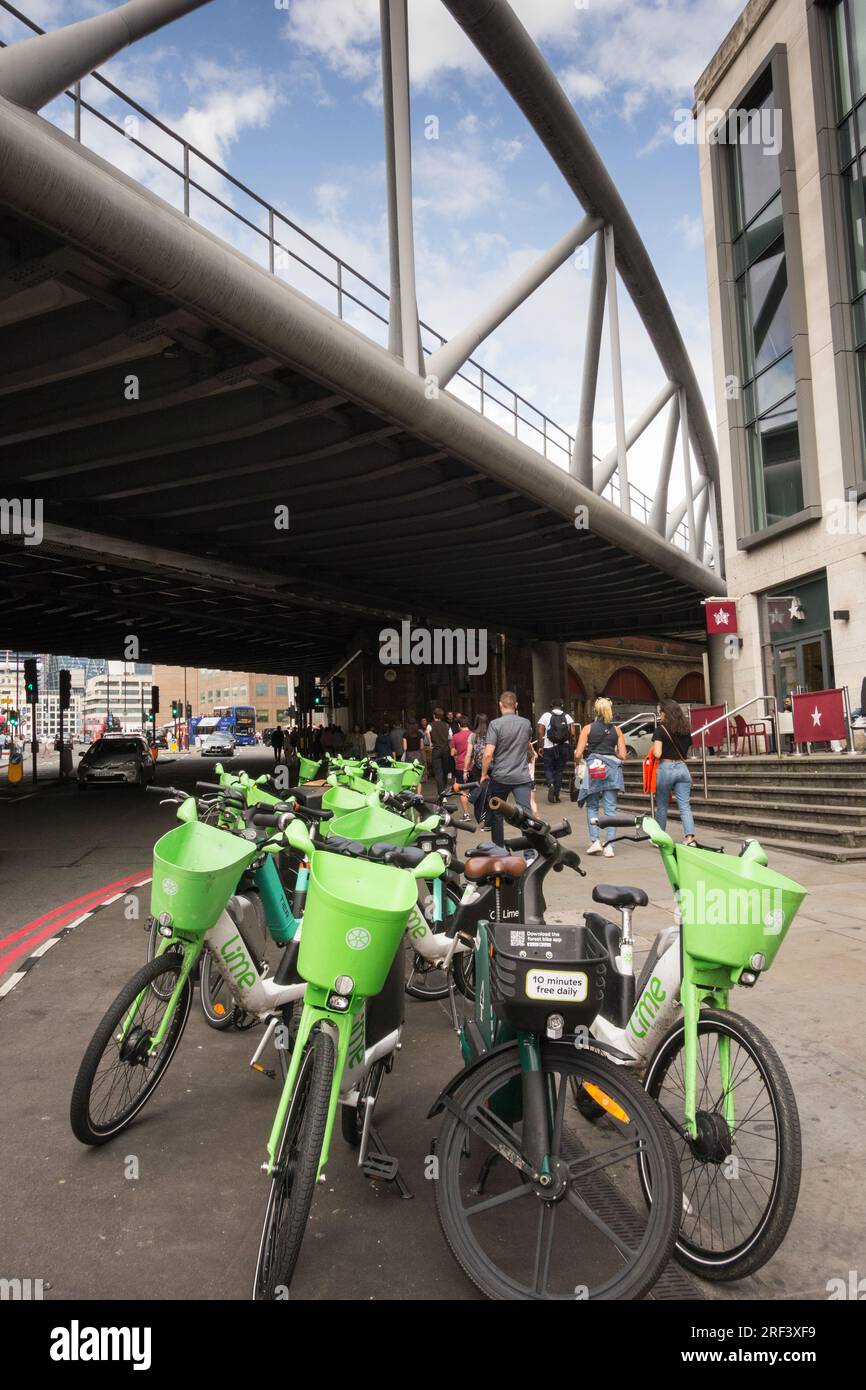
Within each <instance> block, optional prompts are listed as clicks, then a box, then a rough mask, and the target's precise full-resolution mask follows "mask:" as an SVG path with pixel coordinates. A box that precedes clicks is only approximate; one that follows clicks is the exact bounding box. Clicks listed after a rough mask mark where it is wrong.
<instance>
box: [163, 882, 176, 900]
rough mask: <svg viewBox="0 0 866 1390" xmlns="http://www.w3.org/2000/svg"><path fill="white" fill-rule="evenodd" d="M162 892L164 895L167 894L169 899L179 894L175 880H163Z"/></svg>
mask: <svg viewBox="0 0 866 1390" xmlns="http://www.w3.org/2000/svg"><path fill="white" fill-rule="evenodd" d="M162 891H163V893H166V894H167V895H168V897H170V898H173V897H174V895H175V893H176V892H177V884H176V883H175V881H174V879H173V878H164V879H163V880H162Z"/></svg>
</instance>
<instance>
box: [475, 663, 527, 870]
mask: <svg viewBox="0 0 866 1390" xmlns="http://www.w3.org/2000/svg"><path fill="white" fill-rule="evenodd" d="M531 743H532V725H531V724H530V722H529V720H528V719H524V718H523V715H521V714H518V713H517V696H516V695H515V693H514V691H513V690H503V692H502V694H501V695H500V697H499V718H498V719H493V720H491V722H490V725H489V726H488V729H487V742H486V744H485V746H484V758H483V760H482V764H481V781H482V783H484V782H489V784H490V785H489V787H488V796H489V797H494V796H498V797H500V798H501V799H502V800H503V801H504V800H507V798H508V797H509V796H513V797H514V800H515V801H516V802H517V804H518V806H522V807H523V808H524V809H525V810H527V811H531V810H532V800H531V798H532V790H531V786H530V781H529V759H530V756H531V753H530V745H531ZM489 824H490V831H491V835H492V837H493V841H494V844H496V845H501V844H502V841H503V836H504V833H505V830H504V822H503V818H502V816H501V815H497V814H495V813H493V812H491V813H489Z"/></svg>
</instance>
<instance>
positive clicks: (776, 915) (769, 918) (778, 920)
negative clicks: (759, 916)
mask: <svg viewBox="0 0 866 1390" xmlns="http://www.w3.org/2000/svg"><path fill="white" fill-rule="evenodd" d="M784 925H785V914H784V912H782V911H781V910H777V911H776V912H768V913H767V915H766V917H765V918H764V935H765V936H778V935H779V932H780V931H781V930H782V928H783V927H784Z"/></svg>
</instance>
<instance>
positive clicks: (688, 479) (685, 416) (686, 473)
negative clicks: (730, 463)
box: [680, 391, 698, 558]
mask: <svg viewBox="0 0 866 1390" xmlns="http://www.w3.org/2000/svg"><path fill="white" fill-rule="evenodd" d="M680 438H681V440H682V446H683V484H684V487H685V500H686V513H687V515H688V518H689V551H690V552H691V554H692V555H693V556H694V557H695V558H697V554H698V537H697V530H696V528H695V494H694V487H693V484H692V455H691V450H690V448H689V403H688V401H687V399H686V393H685V391H680Z"/></svg>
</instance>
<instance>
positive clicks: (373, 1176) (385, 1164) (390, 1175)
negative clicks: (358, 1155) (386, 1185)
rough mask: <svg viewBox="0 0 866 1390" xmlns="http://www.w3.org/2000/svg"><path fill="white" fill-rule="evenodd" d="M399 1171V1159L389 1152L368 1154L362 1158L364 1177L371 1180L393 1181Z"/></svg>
mask: <svg viewBox="0 0 866 1390" xmlns="http://www.w3.org/2000/svg"><path fill="white" fill-rule="evenodd" d="M399 1171H400V1164H399V1161H398V1160H397V1159H396V1158H392V1157H391V1155H390V1154H378V1153H373V1154H368V1155H367V1157H366V1159H365V1160H364V1168H363V1172H364V1177H365V1178H369V1179H370V1181H371V1182H393V1181H394V1179H395V1178H396V1176H397V1174H398V1173H399Z"/></svg>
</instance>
